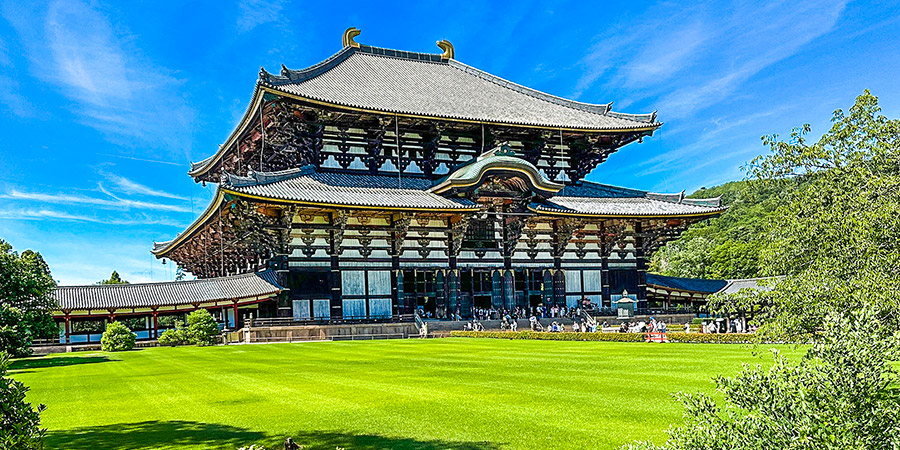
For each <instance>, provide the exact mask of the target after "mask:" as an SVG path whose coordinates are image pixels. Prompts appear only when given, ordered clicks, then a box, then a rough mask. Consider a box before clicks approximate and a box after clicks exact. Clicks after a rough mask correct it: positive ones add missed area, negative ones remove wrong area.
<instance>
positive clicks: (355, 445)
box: [269, 432, 501, 450]
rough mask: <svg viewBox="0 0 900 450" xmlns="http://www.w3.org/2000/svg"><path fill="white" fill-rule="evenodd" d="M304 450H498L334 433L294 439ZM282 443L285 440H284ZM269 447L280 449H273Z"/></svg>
mask: <svg viewBox="0 0 900 450" xmlns="http://www.w3.org/2000/svg"><path fill="white" fill-rule="evenodd" d="M293 439H294V442H296V443H297V444H299V445H301V446H303V449H304V450H334V449H335V448H345V449H347V450H499V449H500V448H501V446H500V445H499V444H496V443H493V442H458V441H439V440H432V441H420V440H416V439H412V438H392V437H385V436H377V435H356V434H346V433H334V432H308V433H299V434H296V435H294V436H293ZM282 442H283V441H282ZM269 448H279V449H280V448H281V447H274V446H270V447H269Z"/></svg>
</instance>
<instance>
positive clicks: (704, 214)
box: [528, 205, 728, 219]
mask: <svg viewBox="0 0 900 450" xmlns="http://www.w3.org/2000/svg"><path fill="white" fill-rule="evenodd" d="M726 209H728V208H727V207H722V208H718V209H716V210H715V211H704V212H697V213H669V214H664V213H658V214H641V213H635V214H594V213H585V212H579V211H573V210H569V209H560V210H559V211H548V210H547V209H540V208H535V207H534V206H531V205H528V210H529V211H532V212H534V213H537V214H539V215H548V216H569V217H593V218H604V219H656V218H672V219H680V218H688V217H713V216H716V215H718V214H721V213H722V212H723V211H725V210H726Z"/></svg>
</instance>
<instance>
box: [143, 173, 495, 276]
mask: <svg viewBox="0 0 900 450" xmlns="http://www.w3.org/2000/svg"><path fill="white" fill-rule="evenodd" d="M226 195H228V196H234V197H241V198H244V199H247V200H256V201H265V202H269V203H274V204H286V205H302V206H309V207H312V208H315V207H321V208H335V209H365V210H378V211H424V212H448V213H465V212H473V211H477V210H478V207H477V206H472V207H466V206H461V207H458V208H423V207H386V206H380V205H374V206H373V205H366V204H351V203H323V202H314V201H303V200H291V199H284V198H277V197H264V196H258V195H252V194H247V193H245V192H241V191H238V190H234V189H228V188H223V187H221V186H219V187H218V188H217V189H216V195H215V197H214V198H213V200H212V201H211V202H210V203H209V206H208V207H207V208H206V210H205V211H204V212H203V214H201V215H200V217H198V218H197V220H195V221H194V222H193V223H192V224H191V225H190V226H188V228H187V229H186V230H185V231H184V232H182V233H181V234H179V235H178V236H177V237H175V239H172V240H171V241H168V242H165V243H160V244H161V245H159V246H158V248H157V247H154V249H153V250H151V253H153V254H154V255H155V256H156V257H157V258H164V257H166V255H167V254H168V253H169V252H171V251H172V250H174V249H175V248H176V247H178V246H179V245H180V244H181V243H182V242H184V241H186V240H187V239H189V238H190V237H191V236H193V235H194V233H196V232H197V230H198V229H200V227H202V226H203V225H205V224H206V223H207V222H208V221H209V220H210V219H212V218H213V217H214V214H215V212H216V210H217V209H218V208H219V206H220V205H221V204H222V202H223V201H224V200H225V196H226Z"/></svg>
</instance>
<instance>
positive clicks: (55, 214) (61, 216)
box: [0, 209, 187, 228]
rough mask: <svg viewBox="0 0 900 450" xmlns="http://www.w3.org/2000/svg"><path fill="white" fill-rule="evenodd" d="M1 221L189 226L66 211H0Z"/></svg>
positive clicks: (139, 217) (164, 220)
mask: <svg viewBox="0 0 900 450" xmlns="http://www.w3.org/2000/svg"><path fill="white" fill-rule="evenodd" d="M0 219H5V220H60V221H72V222H90V223H100V224H109V225H140V226H149V225H163V226H171V227H179V228H181V227H185V226H186V225H187V224H185V223H184V222H179V221H176V220H172V219H169V218H165V217H153V216H149V215H147V214H140V215H137V216H130V217H125V218H122V217H97V216H86V215H81V214H70V213H67V212H64V211H54V210H49V209H18V210H5V211H0Z"/></svg>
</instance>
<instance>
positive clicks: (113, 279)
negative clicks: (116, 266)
mask: <svg viewBox="0 0 900 450" xmlns="http://www.w3.org/2000/svg"><path fill="white" fill-rule="evenodd" d="M98 284H128V282H127V281H125V280H123V279H122V277H120V276H119V272H116V271H115V270H113V273H112V274H111V275H110V276H109V278H108V279H106V280H103V281H100V282H99V283H98Z"/></svg>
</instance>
